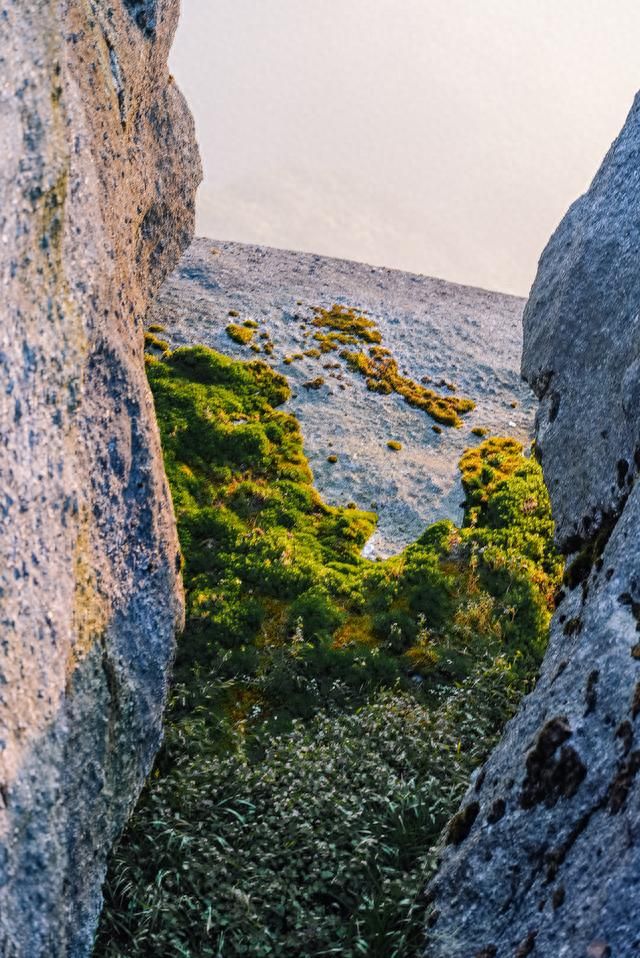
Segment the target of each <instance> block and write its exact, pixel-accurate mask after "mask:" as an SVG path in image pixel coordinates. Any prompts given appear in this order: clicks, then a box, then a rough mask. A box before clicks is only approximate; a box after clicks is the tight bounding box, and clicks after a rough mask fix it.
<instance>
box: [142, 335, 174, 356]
mask: <svg viewBox="0 0 640 958" xmlns="http://www.w3.org/2000/svg"><path fill="white" fill-rule="evenodd" d="M144 348H145V350H147V351H148V352H149V353H150V354H151V355H152V356H163V355H165V354H166V353H169V352H170V351H171V347H170V345H169V343H168V342H166V340H164V339H160V338H159V337H158V336H156V335H155V333H152V332H151V331H149V332H146V333H145V334H144Z"/></svg>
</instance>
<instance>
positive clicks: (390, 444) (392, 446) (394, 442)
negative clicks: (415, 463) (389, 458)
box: [387, 439, 402, 452]
mask: <svg viewBox="0 0 640 958" xmlns="http://www.w3.org/2000/svg"><path fill="white" fill-rule="evenodd" d="M387 446H388V448H389V449H393V451H394V452H399V451H400V450H401V449H402V443H401V442H398V441H397V439H390V440H389V442H388V443H387Z"/></svg>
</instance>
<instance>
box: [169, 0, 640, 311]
mask: <svg viewBox="0 0 640 958" xmlns="http://www.w3.org/2000/svg"><path fill="white" fill-rule="evenodd" d="M182 7H183V12H182V21H181V25H180V28H179V31H178V36H177V38H176V44H175V47H174V51H173V56H172V69H173V71H174V73H175V75H176V78H177V80H178V82H179V83H180V85H181V87H182V89H183V91H184V92H185V94H186V95H187V97H188V99H189V102H190V104H191V107H192V109H193V111H194V114H195V118H196V125H197V128H198V135H199V141H200V147H201V151H202V157H203V161H204V168H205V181H204V183H203V185H202V187H201V188H200V194H199V203H198V230H199V232H200V234H201V235H206V236H210V237H212V238H215V239H232V240H241V241H245V242H252V243H263V244H267V245H270V246H279V247H283V248H288V249H299V250H308V251H312V252H316V253H323V254H327V255H332V256H340V257H347V258H350V259H356V260H361V261H364V262H369V263H373V264H376V265H384V266H396V267H399V268H401V269H406V270H412V271H415V272H420V273H426V274H428V275H431V276H440V277H443V278H445V279H451V280H455V281H457V282H461V283H469V284H472V285H478V286H484V287H487V288H490V289H499V290H503V291H506V292H513V293H520V294H524V295H526V293H527V292H528V289H529V286H530V284H531V282H532V280H533V276H534V274H535V268H536V263H537V259H538V256H539V254H540V252H541V251H542V248H543V246H544V244H545V243H546V240H547V239H548V237H549V235H550V233H551V232H552V230H553V229H554V228H555V226H556V225H557V223H558V221H559V220H560V218H561V216H562V215H563V213H564V211H565V210H566V208H567V206H568V205H569V203H570V202H572V201H573V200H574V199H575V198H576V197H577V196H578V195H579V194H580V193H581V192H583V191H584V189H585V188H586V187H587V186H588V184H589V181H590V179H591V177H592V176H593V174H594V173H595V171H596V169H597V167H598V166H599V164H600V161H601V159H602V157H603V156H604V153H605V152H606V150H607V149H608V147H609V145H610V143H611V140H612V139H613V138H614V137H615V136H616V134H617V132H618V130H619V129H620V127H621V126H622V123H623V122H624V119H625V116H626V114H627V112H628V110H629V108H630V106H631V101H632V98H633V95H634V92H635V90H636V89H637V88H638V87H640V57H639V55H638V48H639V44H640V4H639V3H638V0H183V2H182Z"/></svg>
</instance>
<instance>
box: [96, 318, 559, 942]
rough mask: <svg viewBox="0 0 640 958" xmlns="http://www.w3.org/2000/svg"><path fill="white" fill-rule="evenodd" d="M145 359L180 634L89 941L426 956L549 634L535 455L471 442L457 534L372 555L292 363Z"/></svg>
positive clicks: (542, 494)
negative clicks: (483, 783)
mask: <svg viewBox="0 0 640 958" xmlns="http://www.w3.org/2000/svg"><path fill="white" fill-rule="evenodd" d="M367 328H369V327H367ZM148 374H149V380H150V383H151V386H152V390H153V394H154V398H155V403H156V410H157V415H158V421H159V424H160V430H161V434H162V441H163V449H164V455H165V463H166V468H167V474H168V476H169V481H170V484H171V488H172V492H173V497H174V503H175V508H176V514H177V519H178V526H179V532H180V540H181V544H182V550H183V553H184V560H185V569H184V575H185V585H186V589H187V629H186V632H185V634H184V636H182V638H181V640H180V643H179V649H178V657H177V661H176V671H175V684H174V687H173V692H172V698H171V704H170V709H169V714H168V727H167V738H166V743H165V746H164V748H163V750H162V752H161V754H160V756H159V758H158V762H157V766H156V769H155V772H154V774H153V776H152V778H151V781H150V783H149V785H148V787H147V789H146V792H145V794H144V796H143V799H142V801H141V803H140V806H139V808H138V810H137V812H136V814H135V816H134V818H133V819H132V822H131V823H130V826H129V828H128V831H127V833H126V835H125V837H124V840H123V842H122V844H121V846H120V848H119V850H118V852H117V854H116V855H115V857H114V861H113V863H112V867H111V871H110V875H109V879H108V882H107V886H106V908H105V912H104V915H103V919H102V924H101V930H100V934H99V943H98V946H97V951H96V955H100V956H104V958H107V956H108V958H116V956H118V958H124V956H127V958H138V956H151V955H153V956H156V955H158V954H163V955H174V954H175V955H182V956H191V958H201V956H203V958H206V956H228V958H235V956H239V955H250V956H271V955H273V956H287V958H288V956H291V958H306V956H308V958H311V956H320V955H341V956H345V958H350V956H354V958H355V956H356V955H359V954H367V955H372V956H380V958H383V956H384V958H393V956H398V958H399V956H409V955H413V954H416V953H417V949H418V948H419V943H420V940H421V934H422V917H423V910H422V907H421V906H420V904H419V898H418V895H419V892H420V890H421V888H422V887H423V885H424V883H425V881H426V878H427V876H428V874H429V873H430V870H431V869H432V867H433V859H434V854H433V847H434V845H435V843H436V840H437V836H438V834H439V832H440V830H441V828H442V827H443V826H444V824H445V822H446V820H447V818H448V817H449V816H450V815H451V814H452V812H453V811H454V810H455V807H456V804H457V802H458V800H459V798H460V795H461V793H462V791H463V789H464V787H465V783H466V781H467V779H468V775H469V773H470V771H471V769H472V768H473V767H474V766H475V765H477V764H478V762H479V761H481V760H482V758H483V756H484V755H485V754H486V752H487V750H488V749H489V748H490V746H491V744H492V742H493V740H494V737H495V735H496V734H497V733H498V731H499V729H500V728H501V726H502V724H503V722H504V721H505V719H506V718H507V717H508V715H509V714H510V713H511V711H512V709H513V707H514V703H515V702H516V701H517V699H518V697H519V695H520V694H522V692H523V691H525V690H526V689H527V688H528V687H529V686H530V684H531V682H532V681H533V678H534V676H535V673H536V670H537V666H538V663H539V661H540V657H541V655H542V652H543V649H544V645H545V642H546V634H547V627H548V621H549V617H550V610H551V607H552V600H553V595H554V592H555V589H556V586H557V582H558V578H559V575H560V561H559V559H558V557H557V555H556V554H555V552H554V550H553V545H552V531H553V529H552V521H551V517H550V509H549V502H548V497H547V493H546V490H545V487H544V484H543V482H542V477H541V472H540V468H539V466H538V465H537V463H536V462H535V460H534V459H533V458H531V459H527V458H525V457H524V456H523V454H522V447H521V446H519V444H518V443H516V442H514V441H513V440H508V439H506V440H503V439H491V440H489V441H488V442H486V443H483V444H481V445H479V446H478V447H477V448H476V449H473V450H471V451H470V452H469V453H467V454H466V455H465V457H464V458H463V460H462V463H461V469H462V477H463V483H464V486H465V490H466V494H467V506H466V510H465V521H464V524H463V527H462V528H456V527H455V526H454V525H453V524H452V523H451V522H448V521H443V522H438V523H436V524H435V525H433V526H431V527H429V528H428V529H427V530H426V531H425V532H424V534H423V535H422V536H421V537H420V539H419V540H418V541H417V542H415V543H414V544H413V545H411V546H409V547H408V548H407V549H406V550H405V551H404V552H403V553H402V554H400V555H398V556H395V557H393V558H391V559H388V560H385V561H384V562H371V561H368V560H366V559H363V558H362V557H361V550H362V547H363V545H364V544H365V542H366V541H367V539H368V538H369V536H370V535H371V533H372V531H373V530H374V528H375V523H376V517H375V515H374V514H372V513H369V512H363V511H361V510H359V509H356V508H353V507H347V508H335V507H331V506H328V505H326V504H325V503H324V502H323V501H322V499H321V498H320V496H319V495H318V493H317V492H316V491H315V489H314V488H313V485H312V477H311V473H310V470H309V467H308V464H307V461H306V459H305V456H304V452H303V445H302V437H301V434H300V430H299V427H298V423H297V422H296V420H295V419H294V418H293V417H292V416H290V415H288V414H286V413H284V412H282V411H280V410H279V409H278V408H277V407H278V406H279V405H281V404H282V403H283V402H284V401H285V400H286V399H287V398H288V396H289V388H288V385H287V381H286V379H285V378H284V377H283V376H280V375H279V374H277V373H275V372H274V371H273V370H271V369H270V368H269V367H268V366H267V365H265V364H264V363H261V362H258V361H256V362H250V363H241V362H234V361H232V360H230V359H227V358H225V357H223V356H221V355H219V354H216V353H214V352H212V351H210V350H208V349H206V348H204V347H195V348H185V349H179V350H177V351H175V352H174V353H172V354H168V355H165V357H164V358H163V359H162V360H161V361H160V360H157V359H153V358H150V359H149V360H148Z"/></svg>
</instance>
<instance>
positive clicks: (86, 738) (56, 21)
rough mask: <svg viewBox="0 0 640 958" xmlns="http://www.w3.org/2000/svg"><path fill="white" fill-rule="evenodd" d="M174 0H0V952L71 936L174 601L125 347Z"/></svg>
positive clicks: (184, 126)
mask: <svg viewBox="0 0 640 958" xmlns="http://www.w3.org/2000/svg"><path fill="white" fill-rule="evenodd" d="M177 14H178V8H177V3H176V2H175V0H146V2H132V0H115V2H114V3H112V4H110V5H109V7H108V8H107V7H106V6H104V5H92V6H89V5H85V4H81V3H78V2H70V3H66V4H63V5H60V4H54V3H50V2H45V3H35V2H31V0H27V2H26V3H21V4H19V5H16V4H5V5H4V6H3V9H2V16H0V64H1V67H0V69H1V72H2V80H3V82H2V87H1V88H0V113H1V115H2V125H1V128H0V143H1V147H0V195H2V204H1V206H0V236H1V238H2V244H1V245H0V272H1V275H2V288H3V296H2V322H1V323H0V379H1V388H0V436H1V441H2V456H1V457H0V621H1V623H2V626H1V629H0V632H1V643H0V687H1V689H2V694H1V696H0V749H1V751H0V786H1V788H0V794H1V795H2V801H1V802H0V953H2V954H3V955H6V956H11V958H40V956H42V958H44V956H46V958H55V956H63V955H64V956H82V955H86V954H88V952H89V949H90V947H91V939H92V934H93V929H94V926H95V922H96V918H97V913H98V910H99V907H100V885H101V881H102V877H103V873H104V868H105V859H106V855H107V853H108V851H109V848H110V846H111V845H112V843H113V841H114V839H115V838H116V837H117V835H118V833H119V831H120V830H121V828H122V826H123V824H124V822H125V820H126V818H127V815H128V813H129V811H130V809H131V807H132V805H133V803H134V802H135V799H136V797H137V794H138V791H139V789H140V786H141V783H142V781H143V779H144V776H145V774H146V772H147V770H148V769H149V767H150V764H151V762H152V760H153V756H154V754H155V750H156V748H157V745H158V742H159V739H160V729H161V715H162V709H163V703H164V696H165V688H166V676H167V669H168V666H169V664H170V662H171V658H172V654H173V637H174V632H175V629H176V625H177V624H178V623H179V622H180V620H181V616H182V599H181V586H180V581H179V574H178V562H177V556H178V545H177V539H176V536H175V530H174V519H173V511H172V507H171V502H170V497H169V495H168V490H167V486H166V481H165V477H164V472H163V468H162V460H161V456H160V449H159V442H158V435H157V429H156V425H155V421H154V415H153V405H152V401H151V397H150V393H149V390H148V386H147V382H146V378H145V374H144V364H143V331H142V323H143V319H144V316H145V314H146V310H147V307H148V304H149V300H150V296H151V294H152V293H153V292H154V291H155V289H156V288H157V287H158V285H159V283H160V282H161V281H162V279H163V278H164V276H165V274H166V273H167V271H168V270H170V269H171V268H172V267H173V265H174V264H175V262H176V260H177V258H178V256H179V254H180V252H181V251H182V250H183V249H184V248H185V246H186V245H187V243H188V242H189V240H190V238H191V235H192V231H193V219H194V193H195V189H196V186H197V184H198V182H199V179H200V164H199V158H198V153H197V148H196V146H195V140H194V132H193V124H192V120H191V117H190V115H189V112H188V110H187V108H186V105H185V103H184V101H183V99H182V97H181V95H180V93H179V91H178V90H177V88H176V86H175V85H174V84H173V83H172V82H171V80H170V77H169V73H168V68H167V56H168V51H169V46H170V43H171V40H172V37H173V32H174V29H175V25H176V20H177Z"/></svg>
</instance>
